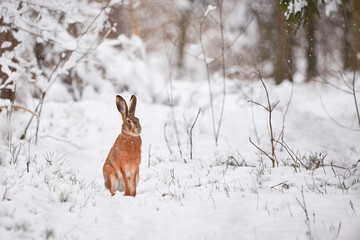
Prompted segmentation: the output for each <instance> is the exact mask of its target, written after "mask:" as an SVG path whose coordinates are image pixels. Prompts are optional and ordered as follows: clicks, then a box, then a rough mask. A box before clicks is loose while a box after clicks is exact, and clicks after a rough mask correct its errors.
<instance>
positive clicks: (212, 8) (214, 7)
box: [204, 5, 216, 17]
mask: <svg viewBox="0 0 360 240" xmlns="http://www.w3.org/2000/svg"><path fill="white" fill-rule="evenodd" d="M215 9H216V6H213V5H208V6H207V8H206V11H205V13H204V17H207V15H208V14H209V13H210V12H211V11H212V10H215Z"/></svg>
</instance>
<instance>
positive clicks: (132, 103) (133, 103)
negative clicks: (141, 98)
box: [129, 95, 136, 115]
mask: <svg viewBox="0 0 360 240" xmlns="http://www.w3.org/2000/svg"><path fill="white" fill-rule="evenodd" d="M135 108H136V96H135V95H132V96H131V98H130V107H129V114H133V115H135Z"/></svg>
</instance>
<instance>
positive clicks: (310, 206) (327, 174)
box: [0, 0, 360, 240]
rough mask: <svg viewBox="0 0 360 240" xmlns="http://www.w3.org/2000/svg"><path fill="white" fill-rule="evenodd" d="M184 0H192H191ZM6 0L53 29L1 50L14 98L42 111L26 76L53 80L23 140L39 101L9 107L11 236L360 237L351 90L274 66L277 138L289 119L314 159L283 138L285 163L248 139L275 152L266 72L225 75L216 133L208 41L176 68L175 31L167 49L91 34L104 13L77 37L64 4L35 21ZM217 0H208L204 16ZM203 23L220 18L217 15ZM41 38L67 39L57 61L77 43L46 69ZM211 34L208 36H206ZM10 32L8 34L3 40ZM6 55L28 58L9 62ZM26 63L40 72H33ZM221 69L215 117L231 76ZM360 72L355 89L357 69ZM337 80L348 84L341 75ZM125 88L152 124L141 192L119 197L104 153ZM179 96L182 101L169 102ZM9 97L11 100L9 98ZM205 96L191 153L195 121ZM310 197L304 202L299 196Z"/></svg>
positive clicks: (290, 134) (6, 152) (3, 142)
mask: <svg viewBox="0 0 360 240" xmlns="http://www.w3.org/2000/svg"><path fill="white" fill-rule="evenodd" d="M122 2H124V3H126V2H128V1H121V0H116V1H112V2H111V4H110V6H115V4H119V3H122ZM35 3H39V4H43V1H35ZM139 3H140V1H139V2H136V3H135V4H139ZM327 3H328V1H327ZM48 4H49V5H47V6H54V8H55V10H56V9H61V10H62V11H64V12H66V13H68V14H66V17H65V20H64V22H66V23H81V24H82V25H84V26H83V28H85V29H86V27H88V26H89V24H90V23H91V21H92V20H93V19H94V17H95V16H97V14H99V13H100V9H99V6H101V4H95V3H92V4H91V5H89V4H88V1H81V2H73V1H69V0H68V1H50V2H49V3H48ZM93 4H94V5H93ZM176 4H177V5H178V6H179V7H180V8H181V9H182V10H186V9H187V8H188V7H191V3H190V2H189V1H185V0H179V1H176ZM306 4H307V3H306V1H305V0H304V1H295V5H294V9H295V10H297V11H300V10H301V9H302V8H303V7H304V6H306ZM0 6H2V7H8V10H9V11H10V12H11V13H12V12H14V13H16V14H18V15H16V16H15V15H14V16H12V15H11V14H5V13H4V12H1V13H0V14H1V16H3V15H4V16H3V17H4V21H5V22H13V21H15V22H16V23H17V24H19V25H20V26H26V27H27V28H26V29H27V30H29V31H31V32H32V31H35V32H36V31H44V33H42V35H41V37H38V38H34V39H30V38H28V37H24V36H19V39H22V40H24V39H25V40H28V41H23V43H26V44H27V45H23V46H19V47H18V48H17V49H16V52H15V53H14V52H9V53H7V54H5V55H6V56H4V57H2V58H0V63H2V64H3V66H2V70H3V71H4V72H6V73H8V74H9V79H8V82H11V81H16V82H17V83H18V85H17V86H20V88H21V90H20V91H19V97H18V98H17V100H19V98H21V99H23V100H22V101H21V102H20V101H19V102H16V104H18V105H21V106H24V107H26V109H29V110H32V111H33V110H34V109H36V106H37V104H38V101H39V99H38V98H36V97H32V96H31V95H32V94H33V95H36V94H35V93H32V92H31V90H29V89H32V88H30V87H29V85H30V84H34V85H36V87H37V88H39V89H48V88H49V91H48V92H47V94H46V97H45V101H44V105H43V108H42V111H41V116H40V121H39V132H38V139H37V142H35V141H36V139H35V138H36V129H37V122H36V121H35V119H34V120H33V121H32V123H31V124H30V126H29V128H28V130H27V133H26V137H25V140H21V139H20V138H21V137H22V136H23V134H24V131H25V128H26V126H27V124H28V123H29V120H30V118H31V117H32V114H31V113H29V112H28V111H23V110H21V109H14V110H13V111H12V112H8V110H7V109H2V111H1V112H0V239H1V240H3V239H5V240H8V239H11V240H13V239H15V240H16V239H86V240H89V239H90V240H91V239H125V240H127V239H156V240H161V239H166V240H168V239H196V240H198V239H219V240H223V239H245V240H247V239H260V240H261V239H266V240H271V239H276V240H289V239H299V240H301V239H324V240H328V239H340V240H358V239H359V236H360V230H359V226H360V220H359V215H360V174H359V168H360V162H359V153H360V144H359V136H360V131H359V125H358V123H357V121H356V113H355V107H354V100H353V97H352V96H351V95H349V94H345V93H343V92H341V91H339V90H337V89H335V88H333V87H331V86H329V85H322V84H321V83H318V82H311V83H304V81H303V79H304V76H303V73H302V72H301V71H298V72H297V73H296V74H297V75H295V76H294V79H295V83H294V85H292V84H291V83H289V82H287V81H285V82H283V83H282V84H281V85H279V86H277V85H275V84H274V83H273V79H264V82H265V84H266V86H267V88H268V91H269V95H270V100H271V103H272V104H274V103H275V102H277V101H279V104H278V105H277V106H276V108H275V110H274V111H273V113H272V119H273V121H272V123H273V130H274V134H275V138H276V139H280V138H279V136H280V133H281V132H282V131H284V137H283V139H284V141H285V143H286V144H287V146H288V147H289V148H290V149H291V150H292V151H294V154H296V155H297V157H298V158H299V159H300V160H301V161H303V163H304V164H305V165H308V166H309V167H308V169H309V170H307V169H306V168H305V167H303V166H301V165H300V164H299V162H295V161H294V160H293V159H292V158H291V156H290V155H289V154H288V152H287V151H286V149H284V147H281V146H280V145H279V144H278V145H277V146H276V154H277V159H278V160H279V166H278V167H275V168H272V163H271V161H270V160H269V159H268V158H267V157H266V156H265V155H264V154H262V153H261V152H260V151H258V150H257V149H256V148H255V147H254V146H253V145H252V144H251V143H250V142H249V138H251V139H252V141H254V143H255V144H257V145H258V146H259V147H261V148H262V149H264V151H266V152H267V153H269V154H270V152H271V145H270V141H269V128H268V112H266V111H265V110H264V109H263V108H262V107H261V106H259V105H256V104H252V103H250V102H249V101H248V100H252V101H254V102H257V103H259V104H263V105H266V104H267V101H266V98H265V92H264V88H263V86H262V84H261V82H260V81H259V80H258V79H256V78H254V79H251V78H250V77H247V78H246V79H242V78H241V77H234V78H233V79H226V98H225V103H226V104H225V109H224V116H223V118H222V123H221V128H220V135H219V142H218V146H216V145H215V141H214V133H213V122H212V110H211V104H210V96H209V86H208V82H207V78H206V77H205V76H206V74H205V70H206V69H204V55H203V54H202V53H201V52H202V51H201V47H200V46H199V45H198V44H191V45H189V46H188V48H189V50H190V52H191V53H194V56H197V58H194V59H192V58H186V64H187V65H189V66H188V71H189V72H191V73H190V74H189V75H186V74H184V76H183V77H182V78H183V79H181V80H179V79H176V74H172V73H173V72H171V70H169V69H168V66H169V65H171V64H170V60H169V59H170V58H171V54H170V52H171V51H170V50H169V49H171V48H173V46H172V45H170V44H169V43H164V46H165V47H164V52H165V54H162V52H161V50H159V51H154V52H151V53H148V52H147V51H146V49H145V45H146V44H145V43H143V42H142V40H141V39H140V38H139V37H136V36H133V37H126V36H125V35H120V36H119V37H118V38H115V39H104V40H102V41H99V42H97V41H95V40H96V39H97V37H98V34H99V31H100V30H101V29H99V28H100V27H101V26H103V25H104V22H105V20H106V19H105V18H106V17H105V16H100V17H99V19H97V20H96V21H98V22H97V23H96V24H94V26H93V28H91V29H90V30H89V35H88V34H85V35H84V36H83V37H80V38H77V39H75V38H74V37H73V36H71V35H69V34H68V32H67V30H66V29H65V28H64V26H63V25H62V24H60V23H59V22H58V21H57V19H56V18H54V19H49V18H48V17H50V15H49V14H47V10H46V9H41V8H40V7H39V6H37V8H40V10H42V12H41V16H42V18H43V21H39V24H38V25H36V26H35V27H34V28H32V27H31V25H24V24H25V23H24V21H27V22H29V23H30V24H31V23H32V22H33V20H34V19H33V18H32V15H31V16H30V15H29V14H22V16H21V17H20V15H21V14H20V13H18V12H17V11H16V8H15V4H12V3H11V2H2V3H0ZM136 6H137V5H136ZM139 6H140V5H139ZM240 6H241V5H240ZM329 6H330V5H329ZM35 7H36V6H35ZM27 9H28V8H26V9H25V10H27ZM214 9H216V7H214V6H212V5H209V6H208V7H207V10H206V12H205V14H204V17H206V16H207V15H208V14H209V12H210V11H212V10H214ZM25 10H23V11H25ZM244 12H246V9H242V8H241V7H238V8H237V9H236V11H235V13H236V14H235V13H234V14H233V16H231V19H232V20H233V21H229V24H231V25H232V27H233V28H241V27H242V25H241V24H244V23H243V22H244V21H245V20H246V19H247V16H236V15H244ZM213 13H214V12H213ZM201 15H202V12H201ZM15 17H16V18H15ZM14 18H15V20H14ZM20 20H21V21H23V22H18V21H20ZM250 21H251V19H249V22H248V21H245V23H248V24H249V28H250V29H249V30H248V35H247V36H239V37H238V39H237V40H236V44H234V45H236V46H238V47H239V46H240V47H239V48H238V50H237V51H243V50H244V49H245V48H246V47H245V46H247V45H249V46H251V44H254V45H256V44H259V41H260V40H259V39H258V37H257V35H258V32H257V24H256V21H252V22H250ZM240 22H241V23H240ZM16 34H19V35H21V34H24V32H22V33H21V31H19V32H18V33H16ZM207 34H210V35H211V34H214V35H216V34H217V35H218V32H212V31H211V29H210V30H209V32H207ZM232 35H233V36H232ZM236 35H237V34H235V33H228V34H226V37H227V38H229V39H228V40H231V41H229V42H232V41H233V39H235V38H236ZM45 38H48V39H53V40H54V39H56V40H57V41H58V43H57V45H56V47H55V49H51V51H50V50H47V51H48V52H47V53H46V57H47V58H51V59H52V60H53V61H54V62H58V60H59V59H58V57H59V56H62V57H65V55H64V54H63V50H64V49H63V48H66V49H76V51H75V52H73V53H72V55H71V57H70V59H69V60H68V61H67V62H66V63H65V64H64V65H61V66H60V67H59V69H57V71H55V72H54V75H53V78H52V79H48V78H47V77H45V76H49V75H50V73H49V72H46V71H49V69H45V68H40V67H38V66H37V62H36V61H35V60H34V59H35V57H34V55H33V53H32V52H33V48H32V46H33V45H32V44H34V43H35V42H37V43H41V42H45ZM155 39H156V38H155ZM210 40H211V39H209V38H205V39H204V43H205V47H206V42H207V41H210ZM31 41H33V42H31ZM7 45H8V43H6V42H5V43H4V44H3V45H2V47H4V46H7ZM95 45H96V46H95ZM209 46H214V45H209ZM243 48H244V49H243ZM21 49H30V50H31V51H30V53H31V54H29V56H28V57H25V56H24V57H22V58H20V62H19V64H15V63H12V62H11V61H10V60H9V57H10V56H12V55H14V54H19V52H20V50H21ZM162 50H163V49H162ZM167 50H169V51H168V52H166V51H167ZM210 50H214V49H210V47H208V48H206V52H208V51H209V54H206V59H205V60H206V62H207V63H210V62H213V61H214V60H216V58H217V57H218V56H217V55H216V54H211V53H212V52H211V51H210ZM21 53H23V52H21ZM84 53H86V56H85V55H84ZM61 54H62V55H61ZM166 54H168V55H166ZM295 54H296V55H299V53H298V52H296V53H295ZM300 55H301V54H300ZM244 56H246V54H244ZM82 57H84V58H82ZM80 59H81V61H79V60H80ZM189 59H192V60H189ZM199 59H200V61H199ZM261 64H263V65H264V66H263V75H264V76H266V75H270V73H271V72H272V68H273V65H272V64H271V63H270V62H269V63H266V62H265V63H261ZM304 64H305V63H302V62H301V59H300V63H299V65H300V68H302V69H304V67H303V66H301V65H304ZM229 65H230V64H229ZM304 66H305V65H304ZM10 67H14V68H16V69H17V70H18V71H17V72H11V71H10ZM25 67H26V68H29V69H31V71H32V72H36V73H37V79H36V81H34V80H33V79H31V78H30V76H28V73H27V72H25V70H26V68H25ZM73 67H74V68H73ZM227 67H228V68H227V72H228V73H233V72H242V71H244V69H246V70H249V71H248V72H245V73H244V74H246V75H247V74H248V73H250V72H251V71H254V70H255V69H253V68H252V67H250V66H246V67H242V66H241V65H240V64H239V65H236V66H235V67H234V70H233V69H232V68H230V66H227ZM72 68H73V69H72ZM70 70H71V71H72V72H71V74H70V76H69V77H70V78H71V81H72V82H71V83H70V84H69V83H68V84H64V83H63V82H62V80H63V79H62V78H61V77H59V75H60V73H70ZM21 71H24V72H21ZM211 71H212V72H211V76H210V80H211V84H210V86H211V88H212V96H213V98H214V102H213V105H214V116H215V125H216V126H217V123H218V121H219V119H220V115H219V114H220V112H221V103H222V99H223V96H222V93H223V85H222V84H223V79H222V75H221V74H219V73H214V71H215V70H211ZM20 73H22V74H20ZM46 73H47V74H46ZM346 74H348V73H346ZM170 75H172V81H171V83H170V82H169V80H168V78H169V76H170ZM234 75H235V74H234ZM348 75H349V76H350V74H348ZM188 76H191V77H188ZM252 76H254V75H252ZM356 76H357V80H356V84H357V85H356V89H359V87H360V85H359V83H360V78H359V76H360V75H359V74H357V75H356ZM23 77H26V78H28V79H27V81H28V82H26V84H25V83H24V84H22V82H21V81H22V78H23ZM77 77H78V78H77ZM195 80H196V81H195ZM327 80H329V81H330V82H334V83H339V84H342V83H341V82H340V81H338V79H336V77H330V78H329V79H327ZM0 87H1V86H0ZM12 87H14V85H12ZM69 88H71V89H72V91H73V92H69ZM292 91H293V93H292ZM37 94H39V93H37ZM117 94H120V95H121V96H123V97H124V98H125V99H126V100H127V101H128V100H129V99H130V96H131V95H132V94H136V95H137V99H138V103H137V109H136V116H137V117H138V118H139V119H140V123H141V125H142V129H143V132H142V135H141V137H142V140H143V145H142V162H141V165H140V181H139V184H138V187H137V195H136V197H135V198H134V197H125V196H124V194H123V193H122V192H117V193H116V195H115V196H113V197H111V196H110V193H109V192H108V191H107V190H106V189H105V187H104V181H103V176H102V167H103V164H104V162H105V159H106V157H107V154H108V152H109V150H110V148H111V146H112V144H113V143H114V141H115V139H116V137H117V136H118V134H119V133H120V131H121V124H122V119H121V116H120V114H119V112H118V110H117V108H116V106H115V96H116V95H117ZM170 96H172V98H173V99H172V101H171V102H173V103H174V108H173V111H174V112H173V113H172V110H171V108H170V107H169V106H168V102H169V99H168V98H169V97H170ZM291 96H292V97H291ZM290 99H291V102H289V101H290ZM10 104H11V103H10V102H9V101H7V100H4V101H3V100H2V102H1V104H0V106H5V105H10ZM8 109H9V110H10V108H8ZM199 109H201V113H200V115H199V118H198V120H197V122H196V124H195V125H194V128H193V132H192V133H193V136H192V137H193V138H192V140H193V146H192V152H193V159H190V151H191V149H190V148H191V146H190V140H189V131H190V128H191V126H192V124H193V122H194V120H195V117H196V114H197V112H198V110H199ZM286 112H287V114H286V116H285V113H286ZM173 114H174V115H173ZM329 115H330V116H331V117H329ZM173 116H175V118H176V127H177V131H178V136H177V133H176V131H175V129H174V125H175V123H174V119H173ZM337 123H341V124H342V125H344V126H345V127H346V128H344V127H340V126H338V125H337ZM349 129H350V130H349ZM180 150H181V151H180ZM325 155H326V157H325V158H324V161H323V163H324V166H321V167H319V168H316V167H314V163H313V162H311V160H314V159H315V161H316V160H318V159H319V158H320V157H321V156H325ZM292 156H293V155H292ZM305 205H306V210H307V212H305V211H304V209H303V207H302V206H305ZM306 214H307V215H306ZM307 217H308V219H307Z"/></svg>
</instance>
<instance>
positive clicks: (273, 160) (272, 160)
mask: <svg viewBox="0 0 360 240" xmlns="http://www.w3.org/2000/svg"><path fill="white" fill-rule="evenodd" d="M249 142H250V143H251V144H252V145H254V147H256V148H257V149H258V150H259V151H260V152H262V153H264V154H265V155H266V156H267V157H268V158H269V159H270V160H271V162H272V163H273V166H275V164H274V162H275V159H273V158H272V157H270V156H269V154H267V153H266V152H265V151H264V150H262V149H261V148H260V147H258V146H257V145H256V144H255V143H254V142H253V141H251V138H250V137H249Z"/></svg>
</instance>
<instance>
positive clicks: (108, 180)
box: [103, 96, 141, 197]
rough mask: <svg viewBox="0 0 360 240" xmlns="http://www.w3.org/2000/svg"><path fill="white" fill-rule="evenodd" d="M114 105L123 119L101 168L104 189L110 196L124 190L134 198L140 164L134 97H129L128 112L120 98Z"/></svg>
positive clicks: (138, 131) (138, 133)
mask: <svg viewBox="0 0 360 240" xmlns="http://www.w3.org/2000/svg"><path fill="white" fill-rule="evenodd" d="M116 105H117V107H118V110H119V112H120V113H121V116H122V118H123V125H122V131H121V133H120V135H119V136H118V137H117V139H116V141H115V143H114V145H113V146H112V148H111V150H110V152H109V155H108V157H107V158H106V161H105V164H104V166H103V175H104V180H105V187H106V189H108V190H109V191H110V193H111V195H112V196H113V195H115V191H116V190H119V191H122V190H125V196H134V197H135V195H136V185H137V183H138V181H139V165H140V162H141V137H140V132H141V126H140V123H139V119H137V118H136V117H135V116H134V114H135V107H136V97H135V96H132V97H131V100H130V108H129V110H128V109H127V105H126V102H125V100H124V99H123V98H122V97H120V96H117V97H116ZM122 185H124V187H122Z"/></svg>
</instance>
